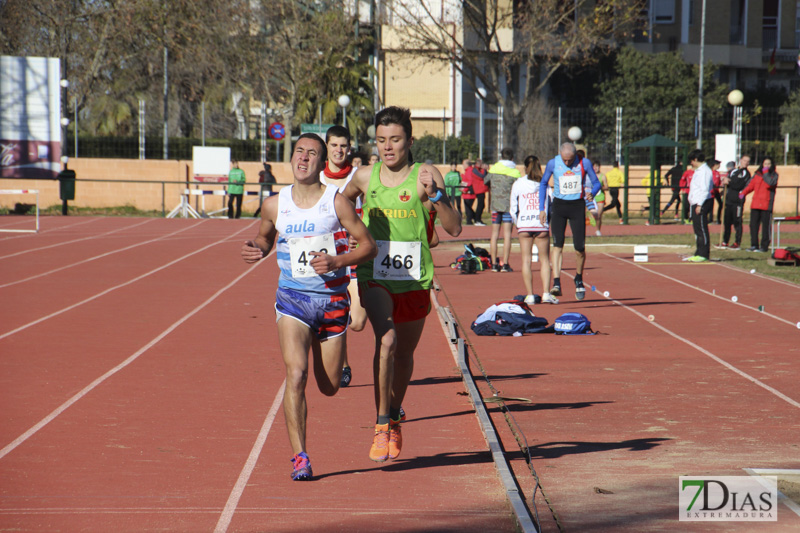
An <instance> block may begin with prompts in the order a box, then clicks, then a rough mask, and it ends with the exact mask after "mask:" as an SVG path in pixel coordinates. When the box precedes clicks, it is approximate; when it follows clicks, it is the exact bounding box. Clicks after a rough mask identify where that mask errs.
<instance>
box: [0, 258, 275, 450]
mask: <svg viewBox="0 0 800 533" xmlns="http://www.w3.org/2000/svg"><path fill="white" fill-rule="evenodd" d="M210 246H213V245H210ZM262 263H263V261H259V262H258V263H256V264H255V265H253V266H252V267H251V268H248V269H247V270H246V271H244V272H243V273H241V274H240V275H239V276H237V277H236V278H234V280H233V281H231V282H230V283H228V284H227V285H225V286H224V287H223V288H221V289H220V290H218V291H217V292H215V293H214V294H213V295H212V296H211V297H210V298H208V299H207V300H206V301H205V302H203V303H201V304H200V305H198V306H197V307H195V308H194V309H192V310H191V311H189V313H187V314H186V315H184V316H183V317H182V318H180V319H179V320H178V321H176V322H175V323H173V324H172V325H171V326H170V327H168V328H167V329H165V330H164V331H162V332H161V334H159V335H158V336H157V337H156V338H154V339H153V340H151V341H150V342H148V343H147V344H145V345H144V346H143V347H142V348H140V349H139V350H138V351H137V352H136V353H134V354H133V355H131V356H130V357H128V358H127V359H125V360H124V361H123V362H121V363H120V364H118V365H117V366H115V367H114V368H112V369H111V370H109V371H108V372H106V373H105V374H103V375H102V376H100V377H99V378H97V379H95V380H94V381H92V382H91V383H90V384H89V385H87V386H86V387H84V388H83V389H82V390H81V391H79V392H78V393H77V394H75V395H74V396H73V397H72V398H70V399H69V400H67V401H66V402H64V403H62V404H61V405H60V406H59V407H57V408H56V409H55V410H54V411H53V412H51V413H50V414H49V415H47V416H46V417H44V418H43V419H41V420H40V421H39V422H37V423H36V424H35V425H33V426H32V427H31V428H30V429H28V430H27V431H26V432H25V433H23V434H22V435H20V436H19V437H17V438H16V439H14V440H13V441H12V442H11V443H9V444H8V445H7V446H6V447H5V448H3V449H2V450H0V459H2V458H3V457H5V456H6V455H8V454H9V453H11V452H12V451H13V450H14V449H15V448H17V447H18V446H19V445H20V444H22V443H23V442H25V441H26V440H28V439H29V438H31V437H32V436H33V435H34V434H36V433H37V432H38V431H39V430H40V429H42V428H43V427H44V426H46V425H47V424H49V423H50V422H52V421H53V419H55V418H56V417H57V416H58V415H60V414H61V413H63V412H64V411H66V410H67V409H68V408H69V407H70V406H71V405H73V404H74V403H76V402H77V401H78V400H80V399H81V398H83V397H84V396H86V395H87V394H89V393H90V392H91V391H92V390H94V389H95V388H97V387H98V386H99V385H100V384H101V383H103V382H104V381H105V380H107V379H108V378H110V377H111V376H113V375H114V374H116V373H117V372H119V371H120V370H122V369H123V368H125V367H126V366H128V365H129V364H131V363H133V362H134V361H135V360H136V359H138V358H139V356H140V355H142V354H143V353H145V352H146V351H147V350H149V349H150V348H152V347H153V346H155V345H156V344H158V343H159V342H160V341H161V340H162V339H163V338H164V337H166V336H167V335H169V334H170V333H172V332H173V331H175V330H176V329H177V328H178V327H179V326H180V325H181V324H183V323H184V322H186V321H187V320H189V319H190V318H191V317H193V316H194V315H196V314H197V313H199V312H200V311H202V310H203V309H204V308H205V307H207V306H208V305H209V304H210V303H211V302H213V301H214V300H216V299H217V298H218V297H219V296H220V295H221V294H224V293H225V291H227V290H229V289H230V288H231V287H233V286H234V285H236V284H237V283H238V282H239V281H240V280H241V279H242V278H244V277H245V276H247V275H248V274H250V272H252V271H253V269H254V268H256V267H258V265H260V264H262Z"/></svg>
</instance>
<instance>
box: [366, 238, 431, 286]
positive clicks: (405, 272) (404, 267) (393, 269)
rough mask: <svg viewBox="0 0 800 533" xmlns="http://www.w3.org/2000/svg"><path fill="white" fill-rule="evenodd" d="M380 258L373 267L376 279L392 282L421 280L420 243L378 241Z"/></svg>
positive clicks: (376, 259) (377, 258) (373, 274)
mask: <svg viewBox="0 0 800 533" xmlns="http://www.w3.org/2000/svg"><path fill="white" fill-rule="evenodd" d="M377 244H378V257H376V258H375V261H374V262H373V267H372V276H373V277H374V278H375V279H385V280H392V281H408V280H419V279H420V272H419V263H420V250H421V249H422V245H421V244H420V242H419V241H412V242H397V241H377Z"/></svg>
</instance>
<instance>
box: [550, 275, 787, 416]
mask: <svg viewBox="0 0 800 533" xmlns="http://www.w3.org/2000/svg"><path fill="white" fill-rule="evenodd" d="M561 273H562V274H566V275H567V276H570V277H572V278H573V279H574V276H572V274H569V273H568V272H564V271H562V272H561ZM594 292H596V293H597V294H598V295H600V296H602V297H603V298H605V299H606V300H610V301H612V302H614V303H615V304H617V305H619V306H621V307H624V308H625V309H627V310H628V311H630V312H631V313H633V314H634V315H636V316H638V317H639V318H641V319H642V320H644V321H645V322H647V323H648V324H650V325H652V326H654V327H657V328H658V329H660V330H661V331H663V332H664V333H666V334H667V335H670V336H672V337H674V338H676V339H678V340H679V341H681V342H683V343H686V344H688V345H689V346H691V347H692V348H694V349H695V350H697V351H698V352H700V353H702V354H704V355H706V356H708V357H710V358H711V359H713V360H714V361H716V362H717V363H719V364H721V365H722V366H724V367H725V368H727V369H728V370H731V371H732V372H735V373H737V374H739V375H740V376H742V377H743V378H745V379H747V380H748V381H751V382H753V383H754V384H756V385H758V386H759V387H761V388H763V389H764V390H767V391H769V392H771V393H772V394H774V395H775V396H777V397H778V398H780V399H781V400H783V401H785V402H786V403H788V404H789V405H791V406H793V407H797V408H798V409H800V402H797V401H795V400H793V399H791V398H789V397H788V396H786V395H785V394H783V393H782V392H781V391H779V390H777V389H774V388H772V387H770V386H769V385H767V384H766V383H764V382H762V381H759V380H758V379H757V378H754V377H753V376H751V375H750V374H748V373H747V372H744V371H742V370H739V369H738V368H736V367H735V366H733V365H732V364H730V363H729V362H727V361H725V360H723V359H721V358H719V357H717V356H716V355H714V354H713V353H711V352H709V351H708V350H706V349H705V348H703V347H702V346H698V345H697V344H695V343H693V342H692V341H690V340H689V339H686V338H684V337H681V336H680V335H678V334H677V333H675V332H673V331H671V330H669V329H667V328H665V327H664V326H662V325H661V324H659V323H658V322H655V321H651V320H650V319H649V318H648V317H646V316H644V315H643V314H642V313H640V312H639V311H637V310H636V309H633V308H631V307H628V306H627V305H625V304H624V303H622V302H620V301H619V300H615V299H614V298H611V297H610V296H605V295H603V294H602V293H601V292H600V291H599V290H595V291H594Z"/></svg>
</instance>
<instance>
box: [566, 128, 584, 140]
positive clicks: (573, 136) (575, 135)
mask: <svg viewBox="0 0 800 533" xmlns="http://www.w3.org/2000/svg"><path fill="white" fill-rule="evenodd" d="M582 135H583V132H582V131H581V129H580V128H579V127H578V126H572V127H571V128H570V129H569V130H568V131H567V137H569V140H570V141H572V142H575V141H577V140H578V139H580V138H581V136H582Z"/></svg>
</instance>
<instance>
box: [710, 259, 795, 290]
mask: <svg viewBox="0 0 800 533" xmlns="http://www.w3.org/2000/svg"><path fill="white" fill-rule="evenodd" d="M714 264H716V265H717V266H721V267H723V268H727V269H729V270H733V271H734V272H739V273H740V274H741V273H747V271H746V270H745V269H742V268H737V267H732V266H731V265H726V264H725V263H714ZM750 275H751V276H757V277H759V278H761V279H764V280H767V281H774V282H775V283H780V284H781V285H786V286H787V287H791V288H793V289H795V290H800V285H797V284H796V283H792V282H790V281H786V280H784V279H780V278H773V277H772V276H766V275H764V274H762V273H760V272H753V273H752V274H750Z"/></svg>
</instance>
